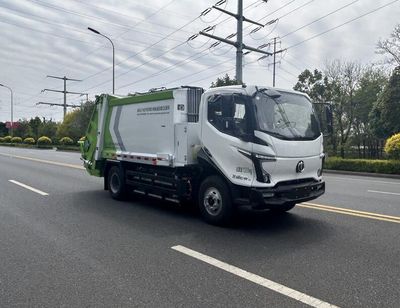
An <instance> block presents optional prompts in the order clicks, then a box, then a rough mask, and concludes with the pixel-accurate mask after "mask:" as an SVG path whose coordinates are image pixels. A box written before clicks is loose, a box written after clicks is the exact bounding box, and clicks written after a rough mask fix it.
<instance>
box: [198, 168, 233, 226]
mask: <svg viewBox="0 0 400 308" xmlns="http://www.w3.org/2000/svg"><path fill="white" fill-rule="evenodd" d="M198 205H199V209H200V212H201V215H202V216H203V218H204V220H205V221H207V222H208V223H210V224H214V225H225V224H227V223H229V222H230V221H231V220H232V217H233V214H234V208H233V205H232V201H231V196H230V193H229V188H228V186H227V185H226V183H225V181H224V180H223V179H221V178H220V177H219V176H210V177H208V178H206V179H205V180H204V181H203V183H201V185H200V189H199V195H198Z"/></svg>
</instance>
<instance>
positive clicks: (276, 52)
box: [272, 37, 286, 87]
mask: <svg viewBox="0 0 400 308" xmlns="http://www.w3.org/2000/svg"><path fill="white" fill-rule="evenodd" d="M277 39H278V38H277V37H274V53H273V55H274V63H273V72H272V86H273V87H275V77H276V64H277V62H276V55H277V54H279V53H282V52H284V51H285V50H286V49H281V50H278V51H277V50H276V44H277V43H280V42H277V41H276V40H277Z"/></svg>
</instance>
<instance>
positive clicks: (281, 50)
mask: <svg viewBox="0 0 400 308" xmlns="http://www.w3.org/2000/svg"><path fill="white" fill-rule="evenodd" d="M277 39H278V37H274V38H273V39H272V40H273V44H274V51H273V53H272V55H273V56H274V60H273V62H272V63H271V64H268V67H269V66H270V65H272V86H273V87H275V80H276V64H278V63H280V61H278V62H277V61H276V55H277V54H280V53H282V52H284V51H286V49H280V50H276V45H277V44H279V43H281V42H280V41H279V42H278V41H277ZM270 45H271V43H268V44H263V45H261V46H270ZM265 58H266V56H262V57H261V58H259V59H258V60H262V59H265Z"/></svg>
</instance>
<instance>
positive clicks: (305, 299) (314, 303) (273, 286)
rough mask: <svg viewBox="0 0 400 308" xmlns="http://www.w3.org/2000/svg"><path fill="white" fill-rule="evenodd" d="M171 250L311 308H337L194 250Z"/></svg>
mask: <svg viewBox="0 0 400 308" xmlns="http://www.w3.org/2000/svg"><path fill="white" fill-rule="evenodd" d="M171 249H174V250H176V251H179V252H181V253H183V254H185V255H188V256H190V257H193V258H195V259H197V260H200V261H203V262H205V263H207V264H210V265H212V266H215V267H217V268H219V269H222V270H224V271H226V272H228V273H231V274H234V275H236V276H239V277H241V278H244V279H246V280H248V281H251V282H253V283H256V284H258V285H260V286H263V287H264V288H267V289H270V290H272V291H275V292H277V293H280V294H282V295H285V296H288V297H290V298H292V299H295V300H297V301H299V302H302V303H304V304H307V305H309V306H311V307H318V308H321V307H323V308H328V307H330V308H333V307H337V306H334V305H331V304H329V303H327V302H324V301H321V300H319V299H317V298H315V297H312V296H309V295H307V294H304V293H301V292H299V291H296V290H294V289H291V288H288V287H286V286H284V285H282V284H279V283H276V282H274V281H272V280H269V279H266V278H264V277H261V276H258V275H256V274H252V273H250V272H247V271H245V270H242V269H240V268H238V267H236V266H233V265H230V264H228V263H225V262H222V261H220V260H217V259H215V258H212V257H209V256H207V255H204V254H202V253H200V252H197V251H195V250H192V249H189V248H186V247H184V246H181V245H177V246H173V247H171Z"/></svg>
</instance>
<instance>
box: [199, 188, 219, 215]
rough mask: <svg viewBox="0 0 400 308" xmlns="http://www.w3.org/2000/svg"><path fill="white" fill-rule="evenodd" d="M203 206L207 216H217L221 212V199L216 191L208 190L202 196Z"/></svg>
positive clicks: (213, 189)
mask: <svg viewBox="0 0 400 308" xmlns="http://www.w3.org/2000/svg"><path fill="white" fill-rule="evenodd" d="M203 204H204V208H205V209H206V211H207V213H208V214H210V215H212V216H217V215H218V214H219V213H220V212H221V210H222V197H221V193H220V192H219V191H218V189H216V188H215V187H210V188H208V189H207V190H206V192H205V194H204V199H203Z"/></svg>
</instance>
